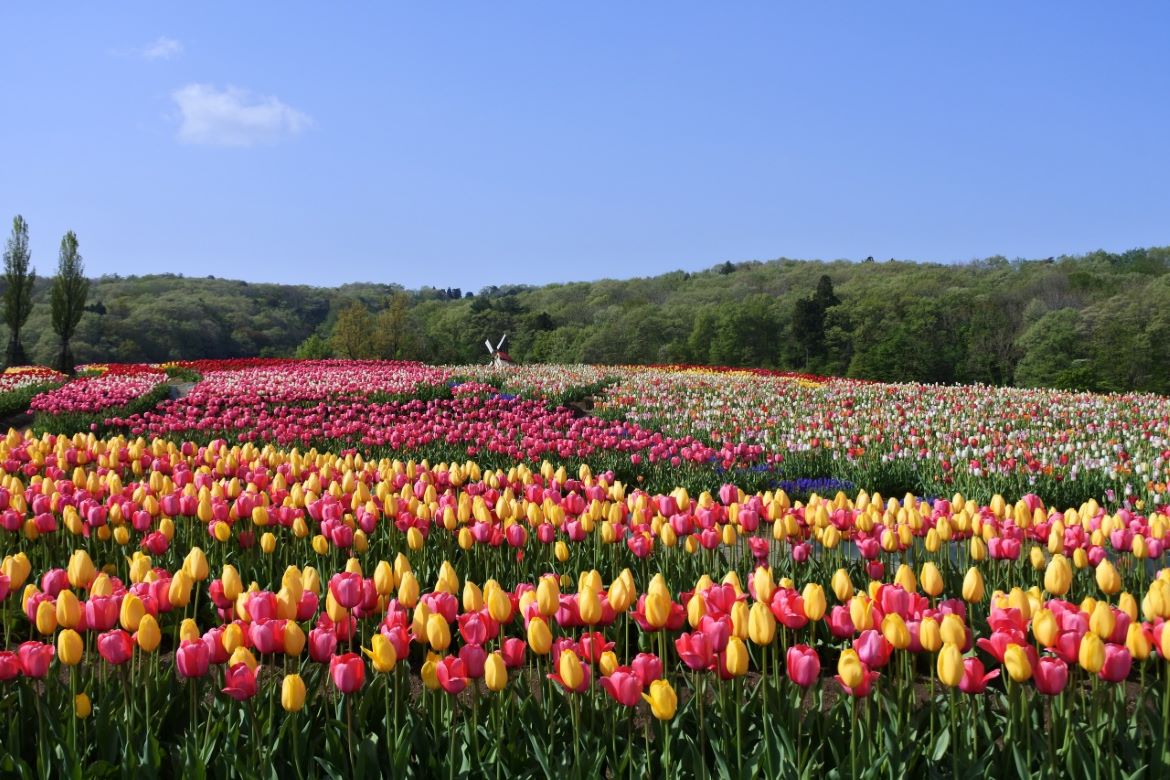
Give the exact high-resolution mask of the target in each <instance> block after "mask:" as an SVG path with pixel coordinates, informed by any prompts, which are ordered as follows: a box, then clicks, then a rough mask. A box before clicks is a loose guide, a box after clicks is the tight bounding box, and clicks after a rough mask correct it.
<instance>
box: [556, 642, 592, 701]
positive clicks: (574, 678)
mask: <svg viewBox="0 0 1170 780" xmlns="http://www.w3.org/2000/svg"><path fill="white" fill-rule="evenodd" d="M557 672H558V673H559V674H560V676H561V680H562V681H563V682H564V685H565V687H566V688H568V689H570V690H574V691H575V690H577V689H578V688H580V687H581V685H582V684H583V683H584V682H585V671H584V670H583V669H582V668H581V659H580V658H578V657H577V654H576V653H575V652H574V651H572V650H562V651H561V657H560V660H559V661H558V663H557Z"/></svg>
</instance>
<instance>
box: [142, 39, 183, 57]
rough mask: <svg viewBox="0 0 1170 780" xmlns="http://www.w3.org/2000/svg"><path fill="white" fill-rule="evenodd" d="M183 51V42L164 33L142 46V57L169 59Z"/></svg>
mask: <svg viewBox="0 0 1170 780" xmlns="http://www.w3.org/2000/svg"><path fill="white" fill-rule="evenodd" d="M182 53H183V44H182V42H180V41H176V40H175V39H174V38H168V37H166V36H165V35H162V36H159V38H158V40H156V41H154V42H153V43H150V44H147V45H146V46H144V47H143V48H142V52H141V54H142V58H143V59H146V60H169V59H170V58H171V57H176V56H178V55H180V54H182Z"/></svg>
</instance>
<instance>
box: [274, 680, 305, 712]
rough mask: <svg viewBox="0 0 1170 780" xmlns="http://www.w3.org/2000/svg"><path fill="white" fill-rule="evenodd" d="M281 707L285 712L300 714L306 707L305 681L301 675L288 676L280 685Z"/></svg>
mask: <svg viewBox="0 0 1170 780" xmlns="http://www.w3.org/2000/svg"><path fill="white" fill-rule="evenodd" d="M280 706H281V707H283V708H284V711H285V712H300V711H301V708H302V707H304V706H305V681H304V680H302V679H301V676H300V675H299V674H286V675H285V676H284V680H283V681H282V682H281V683H280Z"/></svg>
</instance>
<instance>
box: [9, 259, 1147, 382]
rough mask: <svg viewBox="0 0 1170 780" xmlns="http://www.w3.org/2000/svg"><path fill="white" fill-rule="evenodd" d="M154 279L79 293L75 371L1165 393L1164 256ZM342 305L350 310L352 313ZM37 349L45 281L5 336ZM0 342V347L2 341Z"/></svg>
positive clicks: (47, 346) (44, 358)
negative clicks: (635, 366)
mask: <svg viewBox="0 0 1170 780" xmlns="http://www.w3.org/2000/svg"><path fill="white" fill-rule="evenodd" d="M435 283H436V285H440V284H441V285H444V286H443V287H442V288H438V287H436V288H423V289H422V290H417V291H404V290H402V289H401V288H399V287H396V286H392V285H374V284H362V285H345V286H342V287H339V288H316V287H307V286H289V285H278V284H254V283H247V282H240V281H230V280H224V279H215V278H191V277H182V276H174V275H169V274H164V275H156V276H144V277H125V278H122V277H102V278H100V279H95V280H94V281H93V284H92V287H91V290H90V295H89V304H90V311H88V312H87V313H86V314H85V316H84V318H83V319H82V321H81V324H80V326H79V328H78V332H77V337H76V340H75V344H74V351H75V353H76V356H77V358H78V360H79V361H80V362H90V361H107V360H108V361H152V362H154V361H163V360H171V359H178V358H201V357H207V358H226V357H239V356H251V355H265V356H281V355H289V356H291V355H295V354H298V352H299V354H301V355H302V356H320V355H323V354H326V353H333V354H337V355H340V356H345V357H366V356H385V357H397V358H416V359H420V360H425V361H428V362H436V363H459V362H475V361H483V360H485V359H486V351H485V349H484V345H483V342H484V339H485V338H490V339H492V340H493V342H494V341H495V340H497V339H498V338H499V337H500V336H501V335H502V334H503V333H505V332H507V333H508V343H507V345H506V346H505V348H506V349H507V350H508V351H509V352H510V353H511V355H512V356H513V357H514V358H515V359H517V360H518V361H521V362H537V361H543V362H587V363H666V362H672V363H677V362H685V363H711V364H723V365H744V366H769V367H772V366H775V367H781V368H785V369H794V370H804V371H809V372H813V373H824V374H834V375H843V376H852V377H864V378H872V379H886V380H925V381H931V382H986V383H990V384H1019V385H1052V386H1061V387H1076V388H1088V389H1096V390H1134V389H1137V390H1154V391H1158V392H1162V393H1170V370H1168V369H1167V366H1170V360H1168V358H1170V247H1162V248H1156V249H1146V250H1133V251H1129V252H1126V253H1124V254H1120V255H1118V254H1109V253H1105V252H1096V253H1092V254H1088V255H1084V256H1074V257H1059V258H1050V259H1047V260H1034V261H1008V260H1006V259H1004V258H991V259H988V260H982V261H976V262H971V263H966V264H957V265H942V264H924V263H912V262H900V261H888V262H882V261H879V262H873V261H863V262H847V261H836V262H805V261H795V260H775V261H770V262H747V263H735V264H733V263H725V264H723V265H718V266H715V267H714V268H711V269H709V270H706V271H702V272H698V273H685V272H682V271H676V272H673V273H668V274H664V275H661V276H655V277H648V278H639V279H629V280H603V281H597V282H579V283H572V284H553V285H546V286H543V287H524V286H506V287H498V288H497V287H490V288H486V289H483V290H478V291H474V294H472V292H470V291H463V290H459V289H456V288H454V287H448V286H447V285H454V284H457V283H458V280H457V279H441V278H436V279H435ZM355 302H356V303H358V304H360V306H356V307H355V306H354V305H353V304H354V303H355ZM24 334H25V340H26V344H27V346H28V347H29V348H30V349H29V351H30V354H31V355H32V357H33V359H35V360H37V361H40V362H49V361H50V360H51V359H52V356H53V355H54V340H53V334H52V331H51V329H50V327H49V304H48V280H47V279H45V278H43V277H42V278H41V279H39V280H38V283H37V291H36V304H35V306H34V309H33V313H32V316H31V317H30V318H29V321H28V324H27V326H26V328H25V330H24ZM4 335H6V334H4Z"/></svg>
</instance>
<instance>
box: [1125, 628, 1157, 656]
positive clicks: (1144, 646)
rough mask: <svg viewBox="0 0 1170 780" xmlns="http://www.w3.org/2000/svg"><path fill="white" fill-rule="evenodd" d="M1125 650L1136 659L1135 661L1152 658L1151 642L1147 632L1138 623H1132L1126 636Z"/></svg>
mask: <svg viewBox="0 0 1170 780" xmlns="http://www.w3.org/2000/svg"><path fill="white" fill-rule="evenodd" d="M1125 649H1126V650H1128V651H1129V654H1130V655H1132V656H1133V657H1134V660H1137V661H1144V660H1146V659H1147V658H1149V657H1150V651H1151V647H1150V640H1149V637H1147V636H1146V632H1145V631H1143V630H1142V627H1141V625H1140V624H1138V623H1130V624H1129V629H1128V630H1127V631H1126V634H1125Z"/></svg>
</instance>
